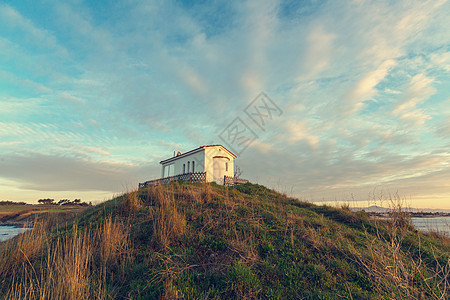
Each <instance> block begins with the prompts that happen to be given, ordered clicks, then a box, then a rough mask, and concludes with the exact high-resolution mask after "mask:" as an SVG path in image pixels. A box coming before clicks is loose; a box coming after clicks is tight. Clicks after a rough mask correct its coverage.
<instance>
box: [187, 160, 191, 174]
mask: <svg viewBox="0 0 450 300" xmlns="http://www.w3.org/2000/svg"><path fill="white" fill-rule="evenodd" d="M190 164H191V162H190V161H188V169H187V171H188V173H189V169H190V168H189V167H190V166H189V165H190Z"/></svg>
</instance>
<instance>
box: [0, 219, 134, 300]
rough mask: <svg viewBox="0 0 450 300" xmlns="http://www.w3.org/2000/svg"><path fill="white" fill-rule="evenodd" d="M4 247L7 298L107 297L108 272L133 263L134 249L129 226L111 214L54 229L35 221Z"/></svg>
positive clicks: (1, 263)
mask: <svg viewBox="0 0 450 300" xmlns="http://www.w3.org/2000/svg"><path fill="white" fill-rule="evenodd" d="M47 229H48V227H47ZM3 247H4V248H3V249H2V251H0V271H1V273H0V274H1V275H0V278H1V281H2V282H11V283H12V284H11V285H10V286H9V287H6V286H3V289H4V290H3V293H4V294H5V299H68V300H71V299H74V300H75V299H106V298H108V297H109V296H108V295H111V291H109V290H108V287H107V286H108V281H109V280H110V278H109V272H110V271H111V270H112V269H114V271H116V270H115V269H120V266H122V265H124V264H126V263H129V262H130V260H131V254H130V252H131V251H132V249H131V243H130V233H129V230H128V229H127V227H126V226H125V225H124V223H123V222H122V221H117V220H114V219H112V218H111V217H107V218H106V219H105V221H104V222H103V223H101V224H99V225H98V226H97V227H95V228H90V227H88V228H83V229H80V228H79V227H78V226H77V224H76V223H75V224H74V225H73V226H72V227H71V228H67V229H65V230H62V229H61V230H57V231H53V232H52V233H49V232H48V231H47V230H46V226H45V224H43V223H40V224H39V223H36V225H35V227H34V228H33V229H32V230H30V231H27V232H25V233H24V234H21V235H19V236H17V237H15V238H14V239H12V240H9V241H7V242H6V243H5V245H4V246H3ZM122 269H123V268H122ZM11 278H12V280H10V279H11ZM5 289H6V290H5Z"/></svg>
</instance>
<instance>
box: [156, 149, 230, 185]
mask: <svg viewBox="0 0 450 300" xmlns="http://www.w3.org/2000/svg"><path fill="white" fill-rule="evenodd" d="M192 163H194V165H195V169H194V170H192ZM183 165H184V166H185V167H184V173H188V172H206V181H207V182H212V181H216V182H217V183H219V184H223V176H224V175H226V176H231V177H233V176H234V157H233V155H231V154H230V153H229V152H228V151H227V150H225V148H223V147H221V146H214V147H205V148H203V149H201V150H199V151H196V152H194V153H192V154H189V155H186V156H181V157H177V158H176V159H174V160H171V161H169V162H166V163H164V164H163V165H162V170H161V175H162V176H161V177H162V178H165V177H169V176H174V175H179V174H183ZM188 166H189V170H188ZM214 170H215V172H214ZM214 175H215V176H216V178H215V177H214Z"/></svg>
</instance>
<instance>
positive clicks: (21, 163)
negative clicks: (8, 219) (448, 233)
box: [0, 0, 450, 208]
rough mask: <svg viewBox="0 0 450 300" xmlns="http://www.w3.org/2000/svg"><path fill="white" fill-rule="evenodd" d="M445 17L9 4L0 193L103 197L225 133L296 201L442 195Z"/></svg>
mask: <svg viewBox="0 0 450 300" xmlns="http://www.w3.org/2000/svg"><path fill="white" fill-rule="evenodd" d="M449 24H450V3H449V2H448V1H441V0H434V1H357V0H354V1H125V0H118V1H107V0H104V1H82V0H73V1H52V0H45V1H28V0H23V1H2V2H0V201H1V200H11V201H26V202H30V203H31V202H36V201H37V200H38V199H41V198H54V199H56V200H59V199H65V198H68V199H75V198H81V199H82V201H87V202H89V201H92V202H94V203H98V202H99V201H103V200H107V199H110V198H111V197H112V196H113V195H117V194H120V193H122V192H125V191H128V190H133V189H135V188H136V187H137V184H138V183H139V182H143V181H146V180H149V179H154V178H158V177H159V176H160V165H159V161H161V160H163V159H166V158H169V157H171V156H172V155H173V151H174V150H181V151H183V152H185V151H188V150H191V149H194V148H197V147H199V146H201V145H208V144H223V145H224V146H225V147H228V148H231V149H232V150H233V151H234V152H237V153H235V154H237V155H238V158H237V159H236V164H237V165H238V166H239V168H240V169H241V171H242V175H241V177H242V178H246V179H249V180H250V181H251V182H254V183H259V184H263V185H266V186H268V187H271V188H275V189H277V190H279V191H281V192H284V193H286V194H288V195H290V196H294V197H297V198H299V199H302V200H306V201H328V202H330V201H331V202H332V201H352V203H353V204H355V205H356V206H367V205H369V204H374V203H375V204H376V203H378V204H382V203H383V201H387V200H388V199H389V198H390V197H391V198H392V197H394V198H395V197H399V198H401V199H403V200H405V201H407V202H408V206H412V207H422V208H450V180H449V179H450V153H449V149H450V138H449V137H450V26H449ZM239 126H241V128H244V129H245V130H246V132H247V136H246V139H245V136H244V137H242V136H241V137H240V138H243V139H236V138H233V136H232V134H231V133H232V131H233V130H234V129H236V128H238V127H239ZM242 126H244V127H242ZM235 133H236V132H235ZM231 149H230V150H231ZM384 203H386V202H384Z"/></svg>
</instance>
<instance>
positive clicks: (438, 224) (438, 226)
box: [411, 217, 450, 236]
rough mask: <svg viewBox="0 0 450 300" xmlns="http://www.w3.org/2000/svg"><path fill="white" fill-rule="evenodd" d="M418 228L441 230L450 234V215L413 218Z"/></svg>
mask: <svg viewBox="0 0 450 300" xmlns="http://www.w3.org/2000/svg"><path fill="white" fill-rule="evenodd" d="M411 221H412V224H413V226H414V227H416V228H417V230H420V231H423V232H430V231H434V232H439V233H442V234H445V235H447V236H450V217H431V218H411Z"/></svg>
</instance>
